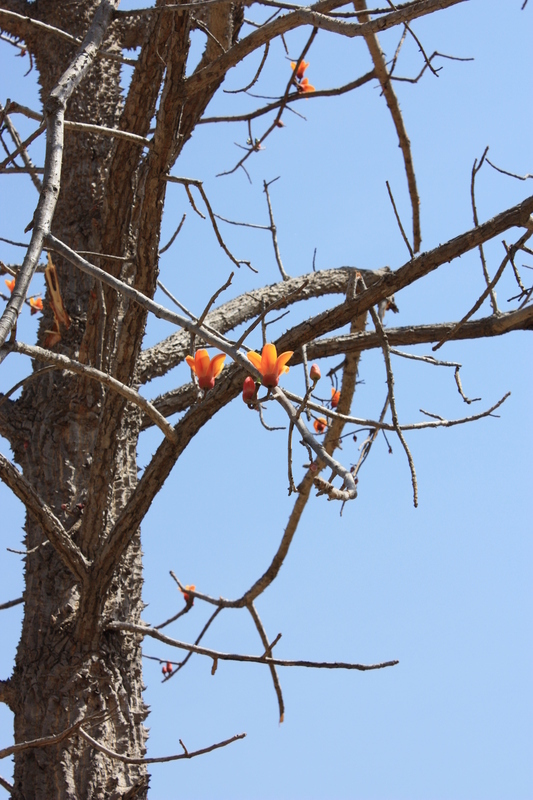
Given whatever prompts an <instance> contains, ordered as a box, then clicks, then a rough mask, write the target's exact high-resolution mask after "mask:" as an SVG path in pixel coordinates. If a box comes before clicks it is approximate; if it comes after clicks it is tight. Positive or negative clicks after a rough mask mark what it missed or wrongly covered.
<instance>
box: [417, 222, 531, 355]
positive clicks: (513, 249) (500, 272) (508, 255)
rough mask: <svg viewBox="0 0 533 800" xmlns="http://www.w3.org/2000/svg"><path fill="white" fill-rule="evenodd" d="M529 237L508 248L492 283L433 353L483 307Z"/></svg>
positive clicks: (527, 233) (528, 233)
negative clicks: (512, 259) (506, 268)
mask: <svg viewBox="0 0 533 800" xmlns="http://www.w3.org/2000/svg"><path fill="white" fill-rule="evenodd" d="M531 236H533V231H527V232H526V233H524V235H523V236H521V237H520V239H519V240H518V241H517V242H516V244H515V245H513V246H512V247H510V248H509V249H508V250H507V252H506V254H505V258H504V259H503V261H502V263H501V264H500V266H499V268H498V270H497V272H496V274H495V276H494V278H493V279H492V281H490V283H489V284H488V286H487V288H486V289H485V291H484V292H483V293H482V294H481V296H480V297H479V299H478V300H476V302H475V303H474V305H473V306H472V308H471V309H470V311H469V312H468V313H467V314H465V315H464V317H463V318H462V319H461V320H460V322H458V323H457V324H456V325H455V327H454V328H452V330H451V331H450V332H449V333H448V334H447V335H446V336H445V337H444V338H443V339H441V340H440V342H439V343H438V344H436V345H435V346H434V347H433V350H434V351H436V350H439V348H441V347H442V345H443V344H444V343H445V342H447V341H449V340H450V339H453V337H454V336H455V334H456V333H457V331H458V330H459V329H460V328H461V327H462V326H463V325H464V323H465V322H466V321H467V320H468V319H469V318H470V317H471V316H472V315H473V314H475V313H476V311H477V310H478V309H479V308H481V306H482V305H483V302H484V300H485V298H486V297H487V296H488V295H489V293H490V292H491V291H492V289H493V288H494V287H495V286H496V284H497V283H498V281H499V280H500V278H501V276H502V275H503V271H504V269H505V267H506V266H507V264H508V262H509V260H510V258H511V253H512V252H513V253H514V252H516V250H518V249H519V248H520V247H521V246H522V244H525V243H526V242H527V240H528V239H529V238H530V237H531Z"/></svg>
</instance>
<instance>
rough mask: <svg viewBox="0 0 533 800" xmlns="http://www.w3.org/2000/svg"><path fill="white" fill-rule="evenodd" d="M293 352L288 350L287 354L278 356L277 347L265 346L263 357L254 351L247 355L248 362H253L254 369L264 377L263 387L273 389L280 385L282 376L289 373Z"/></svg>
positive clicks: (272, 345)
mask: <svg viewBox="0 0 533 800" xmlns="http://www.w3.org/2000/svg"><path fill="white" fill-rule="evenodd" d="M293 352H294V351H293V350H287V352H286V353H282V354H281V355H280V356H278V352H277V350H276V345H274V344H265V346H264V347H263V352H262V353H261V355H259V353H254V352H253V351H252V352H250V353H247V356H248V361H251V362H252V364H253V365H254V367H255V368H256V369H257V370H259V372H260V373H261V375H262V376H263V386H266V387H267V388H269V389H271V388H272V387H274V386H277V385H278V381H279V377H280V375H283V374H284V373H285V372H288V371H289V368H288V367H287V366H286V364H287V361H288V360H289V359H290V357H291V356H292V354H293Z"/></svg>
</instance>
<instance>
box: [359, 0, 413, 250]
mask: <svg viewBox="0 0 533 800" xmlns="http://www.w3.org/2000/svg"><path fill="white" fill-rule="evenodd" d="M353 4H354V8H355V10H356V11H362V12H366V10H367V5H366V0H353ZM369 19H370V16H369V15H368V13H361V14H360V15H359V21H360V22H362V23H368V21H369ZM365 41H366V43H367V46H368V50H369V52H370V56H371V58H372V62H373V64H374V69H375V71H376V75H377V77H378V80H379V82H380V84H381V90H382V92H383V95H384V96H385V100H386V101H387V106H388V107H389V111H390V113H391V117H392V121H393V122H394V126H395V128H396V133H397V134H398V141H399V144H400V149H401V151H402V155H403V160H404V163H405V172H406V174H407V186H408V187H409V196H410V198H411V207H412V209H413V250H414V252H415V253H418V251H419V250H420V240H421V234H420V197H419V196H418V189H417V187H416V177H415V170H414V167H413V157H412V154H411V143H410V141H409V137H408V136H407V131H406V129H405V125H404V121H403V117H402V112H401V111H400V104H399V103H398V98H397V97H396V94H395V92H394V89H393V88H392V83H391V79H390V75H389V72H388V70H387V65H386V62H385V56H384V55H383V50H382V49H381V45H380V43H379V40H378V37H377V36H376V34H375V33H372V32H369V33H368V34H366V35H365Z"/></svg>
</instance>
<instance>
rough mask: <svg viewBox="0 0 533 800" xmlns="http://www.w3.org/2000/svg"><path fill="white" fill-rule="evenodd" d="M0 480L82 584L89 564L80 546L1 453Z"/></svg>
mask: <svg viewBox="0 0 533 800" xmlns="http://www.w3.org/2000/svg"><path fill="white" fill-rule="evenodd" d="M0 478H1V479H2V480H3V481H4V483H5V484H6V485H7V486H9V488H10V489H11V491H12V492H13V494H15V495H16V496H17V497H18V498H19V500H21V501H22V502H23V503H24V505H25V506H26V509H27V510H28V511H29V512H30V513H31V514H32V515H33V516H34V517H35V519H36V520H37V522H38V523H39V525H40V526H41V528H42V531H43V533H44V534H45V536H46V538H47V539H48V540H49V542H50V543H51V545H52V546H53V547H54V549H55V550H56V552H57V553H58V555H59V557H60V558H61V560H62V561H63V563H64V564H65V566H66V567H67V568H68V569H69V570H70V571H71V572H72V574H73V575H74V576H75V577H76V578H77V579H78V581H80V582H81V583H83V582H84V581H85V579H86V577H87V575H88V568H89V562H88V561H87V560H86V558H85V556H84V555H83V553H82V552H81V550H80V549H79V547H78V546H77V545H76V544H74V542H73V541H72V539H71V538H70V536H69V535H68V533H67V532H66V530H65V529H64V527H63V526H62V525H61V523H60V521H59V520H58V519H57V517H56V516H55V514H54V513H53V512H52V510H51V508H50V507H49V506H48V505H47V504H46V503H45V502H44V501H43V500H42V499H41V498H40V497H39V495H38V494H37V492H36V491H35V489H34V488H33V486H32V485H31V484H30V483H29V481H27V480H26V478H25V477H24V475H22V473H21V472H19V471H18V469H17V468H16V467H14V466H13V464H11V462H10V461H8V460H7V458H5V456H3V455H2V454H1V453H0Z"/></svg>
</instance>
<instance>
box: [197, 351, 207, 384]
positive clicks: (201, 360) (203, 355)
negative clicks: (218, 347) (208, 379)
mask: <svg viewBox="0 0 533 800" xmlns="http://www.w3.org/2000/svg"><path fill="white" fill-rule="evenodd" d="M210 363H211V359H210V358H209V353H208V352H207V350H197V351H196V353H195V356H194V364H195V367H196V374H197V375H198V377H199V378H204V377H205V376H206V375H207V374H208V372H209V365H210Z"/></svg>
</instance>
